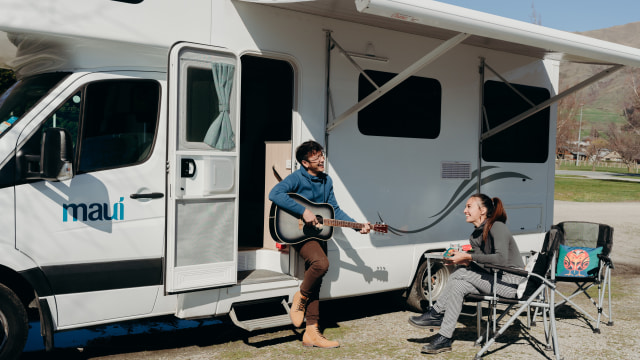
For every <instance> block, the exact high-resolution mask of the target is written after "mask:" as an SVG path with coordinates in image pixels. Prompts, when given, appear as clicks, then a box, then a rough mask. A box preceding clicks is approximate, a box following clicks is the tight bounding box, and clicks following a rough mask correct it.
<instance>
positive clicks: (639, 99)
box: [622, 72, 640, 136]
mask: <svg viewBox="0 0 640 360" xmlns="http://www.w3.org/2000/svg"><path fill="white" fill-rule="evenodd" d="M637 76H638V74H636V73H634V72H632V73H631V74H630V76H629V79H630V81H631V89H632V96H631V103H630V104H628V105H626V106H625V108H624V110H623V115H624V118H625V120H626V121H627V123H626V124H625V125H624V126H623V128H622V130H624V131H632V132H634V133H636V135H638V136H640V88H639V87H640V84H638V82H639V81H638V80H637V79H636V77H637Z"/></svg>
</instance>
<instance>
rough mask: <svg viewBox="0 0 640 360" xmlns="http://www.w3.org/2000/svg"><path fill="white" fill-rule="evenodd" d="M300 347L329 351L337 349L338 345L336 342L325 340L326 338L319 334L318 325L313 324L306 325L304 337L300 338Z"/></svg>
mask: <svg viewBox="0 0 640 360" xmlns="http://www.w3.org/2000/svg"><path fill="white" fill-rule="evenodd" d="M302 345H304V346H315V347H319V348H324V349H329V348H337V347H339V346H340V343H339V342H337V341H331V340H327V338H326V337H324V335H322V334H321V333H320V330H319V329H318V324H315V325H307V329H306V330H305V331H304V336H302Z"/></svg>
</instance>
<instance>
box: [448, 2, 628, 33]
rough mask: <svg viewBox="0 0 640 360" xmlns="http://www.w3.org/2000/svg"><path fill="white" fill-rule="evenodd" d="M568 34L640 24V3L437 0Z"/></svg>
mask: <svg viewBox="0 0 640 360" xmlns="http://www.w3.org/2000/svg"><path fill="white" fill-rule="evenodd" d="M438 1H440V2H444V3H448V4H452V5H457V6H462V7H465V8H469V9H473V10H478V11H482V12H486V13H490V14H495V15H500V16H504V17H508V18H511V19H515V20H520V21H526V22H532V20H531V19H532V14H533V9H532V7H531V5H532V4H533V6H534V7H535V11H536V13H537V14H538V15H539V18H540V20H541V22H542V23H541V25H542V26H546V27H550V28H554V29H558V30H565V31H572V32H573V31H589V30H597V29H604V28H608V27H611V26H616V25H624V24H627V23H630V22H636V21H640V0H438Z"/></svg>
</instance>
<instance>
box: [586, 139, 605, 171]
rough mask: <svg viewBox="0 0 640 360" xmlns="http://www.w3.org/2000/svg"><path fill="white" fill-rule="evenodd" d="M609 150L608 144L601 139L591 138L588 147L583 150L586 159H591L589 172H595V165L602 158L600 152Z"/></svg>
mask: <svg viewBox="0 0 640 360" xmlns="http://www.w3.org/2000/svg"><path fill="white" fill-rule="evenodd" d="M607 148H609V142H608V141H607V140H605V139H603V138H601V137H598V138H593V139H592V140H591V141H590V142H589V145H587V146H586V147H585V149H584V152H585V154H586V155H587V158H588V159H593V161H592V162H591V170H593V171H595V170H596V164H597V163H598V161H600V159H601V157H602V150H604V149H607Z"/></svg>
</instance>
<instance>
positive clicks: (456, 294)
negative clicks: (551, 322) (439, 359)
mask: <svg viewBox="0 0 640 360" xmlns="http://www.w3.org/2000/svg"><path fill="white" fill-rule="evenodd" d="M464 214H465V216H466V220H467V222H468V223H472V224H473V225H474V226H475V229H474V230H473V233H471V237H470V239H469V242H470V243H471V247H472V250H473V251H469V252H464V251H455V250H453V251H452V252H451V253H450V255H452V257H450V258H448V259H447V260H446V261H447V262H448V263H449V264H455V265H460V266H459V267H458V268H457V269H456V271H454V272H453V274H452V275H451V277H450V278H449V281H448V282H447V284H446V285H445V288H444V289H443V291H442V294H441V295H440V297H439V298H438V300H437V302H436V303H435V304H433V306H432V307H431V308H430V309H429V310H428V311H427V312H426V313H424V314H422V315H420V316H412V317H410V318H409V323H410V324H411V325H413V326H416V327H419V328H426V329H429V328H437V327H439V328H440V331H439V333H438V335H437V336H436V337H435V338H434V339H433V340H432V341H431V342H430V343H429V344H427V345H425V346H424V347H423V348H422V352H423V353H425V354H437V353H440V352H444V351H451V343H452V337H453V331H454V330H455V328H456V323H457V322H458V316H460V312H461V311H462V303H463V302H464V297H465V296H466V295H467V294H481V293H482V294H489V293H492V283H493V273H490V272H489V271H487V270H485V269H484V267H483V264H494V265H501V266H508V267H514V268H520V269H522V268H524V263H523V261H522V257H521V255H520V250H519V249H518V245H517V244H516V242H515V240H514V238H513V236H512V235H511V232H509V229H507V226H506V225H505V222H506V221H507V214H506V212H505V210H504V206H503V205H502V201H501V200H500V199H499V198H497V197H495V198H493V199H491V198H489V197H488V196H486V195H484V194H476V195H472V196H471V197H470V198H469V200H468V201H467V204H466V206H465V209H464ZM522 280H524V278H523V277H521V276H518V275H513V274H506V273H505V274H503V275H501V276H500V275H499V278H498V284H497V285H496V291H497V294H498V295H499V296H503V297H513V298H515V297H516V290H517V288H518V284H519V283H520V282H521V281H522Z"/></svg>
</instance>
